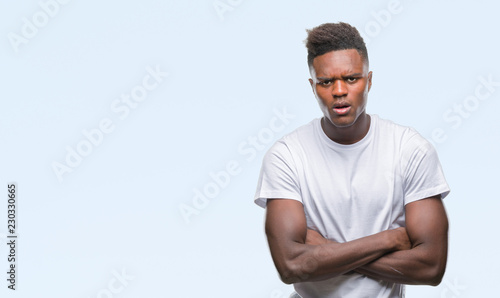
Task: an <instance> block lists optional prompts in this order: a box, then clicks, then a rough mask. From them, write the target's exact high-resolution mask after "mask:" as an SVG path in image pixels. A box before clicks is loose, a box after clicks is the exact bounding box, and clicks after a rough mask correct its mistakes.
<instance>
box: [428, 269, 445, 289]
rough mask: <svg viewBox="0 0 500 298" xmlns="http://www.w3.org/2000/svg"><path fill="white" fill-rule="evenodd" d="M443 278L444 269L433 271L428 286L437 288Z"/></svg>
mask: <svg viewBox="0 0 500 298" xmlns="http://www.w3.org/2000/svg"><path fill="white" fill-rule="evenodd" d="M443 276H444V268H443V269H442V270H441V269H435V270H433V272H432V274H431V276H430V278H429V283H428V284H429V285H430V286H434V287H435V286H438V285H439V284H440V283H441V281H442V280H443Z"/></svg>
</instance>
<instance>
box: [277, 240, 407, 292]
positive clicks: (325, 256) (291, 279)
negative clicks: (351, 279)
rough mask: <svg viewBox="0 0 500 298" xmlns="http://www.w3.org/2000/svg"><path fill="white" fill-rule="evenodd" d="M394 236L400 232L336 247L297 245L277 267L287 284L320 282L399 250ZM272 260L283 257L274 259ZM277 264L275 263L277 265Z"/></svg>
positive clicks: (292, 246) (333, 245)
mask: <svg viewBox="0 0 500 298" xmlns="http://www.w3.org/2000/svg"><path fill="white" fill-rule="evenodd" d="M394 233H400V231H394V230H391V231H384V232H381V233H378V234H375V235H371V236H367V237H363V238H360V239H357V240H353V241H349V242H345V243H336V242H328V243H325V244H320V245H309V244H304V243H295V244H294V245H291V246H289V247H291V248H292V249H291V250H290V252H291V254H289V255H288V256H287V257H285V258H281V259H282V260H283V262H282V263H281V264H280V262H279V261H278V262H277V263H276V266H277V268H278V271H279V272H280V275H281V277H282V280H283V281H284V282H285V283H296V282H304V281H318V280H323V279H328V278H332V277H334V276H337V275H341V274H344V273H346V272H348V271H352V270H354V269H356V268H359V267H360V266H363V265H366V264H368V263H370V262H373V261H374V260H376V259H378V258H380V257H381V256H383V255H385V254H387V253H388V252H391V251H394V250H396V249H397V248H396V247H395V244H394V241H393V239H394V237H393V235H394ZM273 259H276V260H279V259H280V257H279V256H276V255H273ZM275 262H276V261H275Z"/></svg>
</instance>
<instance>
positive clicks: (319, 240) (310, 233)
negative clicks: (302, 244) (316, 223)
mask: <svg viewBox="0 0 500 298" xmlns="http://www.w3.org/2000/svg"><path fill="white" fill-rule="evenodd" d="M325 243H328V239H326V238H325V237H323V236H322V235H321V234H320V233H318V232H316V231H315V230H311V229H307V235H306V244H310V245H320V244H325Z"/></svg>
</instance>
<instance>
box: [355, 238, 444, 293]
mask: <svg viewBox="0 0 500 298" xmlns="http://www.w3.org/2000/svg"><path fill="white" fill-rule="evenodd" d="M445 267H446V248H444V249H443V248H441V249H439V248H437V249H433V248H432V247H430V246H429V245H428V246H426V245H419V246H416V247H414V248H412V249H409V250H402V251H396V252H392V253H389V254H386V255H384V256H382V257H380V258H378V259H376V260H374V261H373V262H370V263H368V264H366V265H363V266H361V267H359V268H357V269H355V270H354V271H355V272H357V273H360V274H363V275H366V276H369V277H371V278H374V279H380V280H385V281H389V282H395V283H402V284H412V285H434V286H435V285H438V284H439V283H440V282H441V279H442V277H443V274H444V271H445Z"/></svg>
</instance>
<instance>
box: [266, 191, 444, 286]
mask: <svg viewBox="0 0 500 298" xmlns="http://www.w3.org/2000/svg"><path fill="white" fill-rule="evenodd" d="M266 209H267V213H266V235H267V239H268V243H269V247H270V250H271V255H272V258H273V261H274V264H275V266H276V268H277V269H278V272H279V274H280V277H281V279H282V281H283V282H285V283H287V284H291V283H296V282H304V281H317V280H324V279H328V278H332V277H334V276H337V275H340V274H344V273H347V272H351V271H354V272H357V273H360V274H364V275H366V276H369V277H371V278H374V279H379V280H385V281H390V282H396V283H404V284H421V285H422V284H426V285H438V284H439V283H440V282H441V279H442V277H443V274H444V271H445V267H446V259H447V250H448V219H447V216H446V211H445V209H444V206H443V203H442V200H441V198H440V197H439V196H435V197H430V198H427V199H422V200H418V201H415V202H412V203H409V204H407V205H406V207H405V218H406V228H397V229H393V230H386V231H382V232H380V233H377V234H373V235H370V236H366V237H363V238H359V239H356V240H353V241H348V242H345V243H337V242H334V241H330V240H327V239H325V238H323V237H322V236H321V235H320V234H319V233H317V232H315V231H313V230H308V229H307V225H306V218H305V214H304V208H303V206H302V204H301V203H300V202H298V201H295V200H288V199H271V200H268V203H267V208H266Z"/></svg>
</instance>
